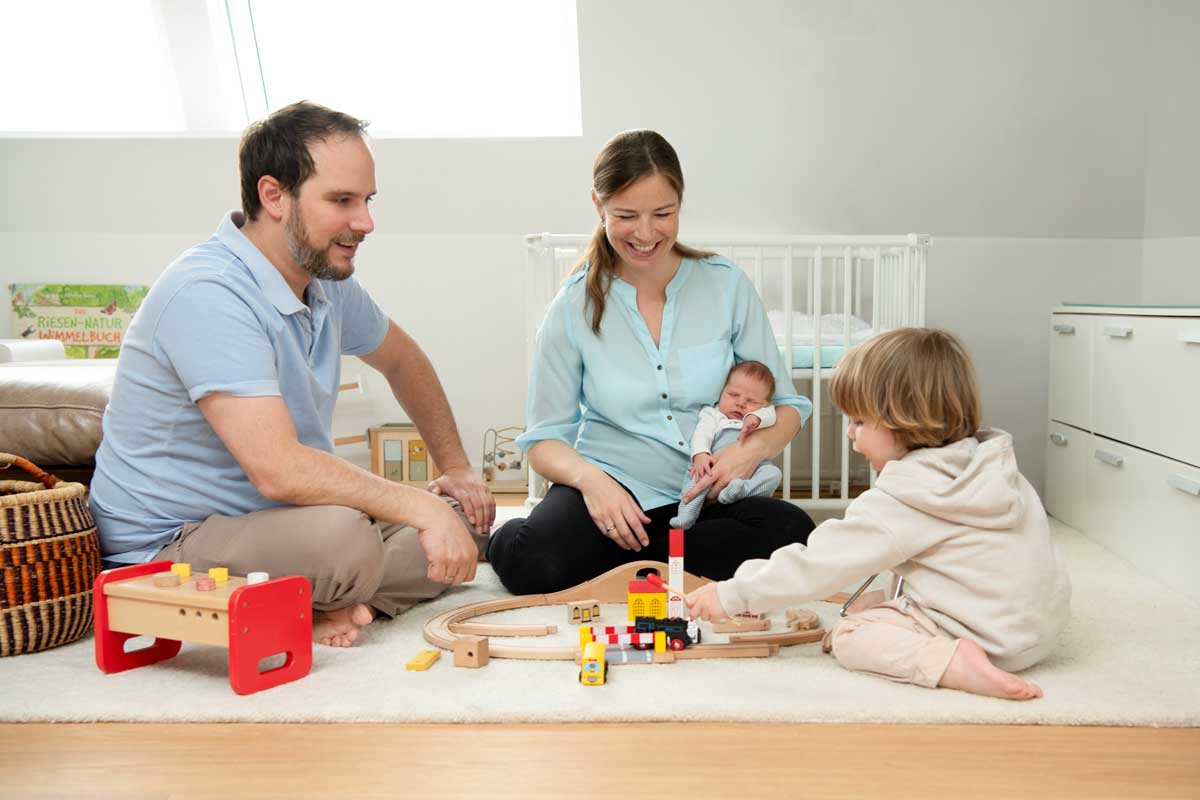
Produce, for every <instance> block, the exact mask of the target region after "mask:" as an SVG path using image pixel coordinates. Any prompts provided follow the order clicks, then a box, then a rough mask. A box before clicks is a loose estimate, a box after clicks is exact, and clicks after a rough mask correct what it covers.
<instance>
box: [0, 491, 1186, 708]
mask: <svg viewBox="0 0 1200 800" xmlns="http://www.w3.org/2000/svg"><path fill="white" fill-rule="evenodd" d="M504 511H506V512H509V515H512V514H514V513H518V512H519V509H504ZM1055 535H1056V538H1057V542H1058V545H1059V547H1061V548H1062V550H1063V553H1064V555H1065V556H1066V558H1067V560H1068V563H1069V564H1070V568H1071V577H1072V581H1073V583H1074V597H1073V604H1072V605H1073V612H1072V621H1071V625H1070V627H1069V629H1068V631H1067V633H1066V636H1065V638H1064V640H1063V642H1062V645H1061V647H1060V648H1059V651H1058V654H1057V655H1056V656H1054V657H1053V658H1051V659H1050V660H1048V661H1046V662H1044V663H1043V664H1040V665H1038V666H1037V667H1035V668H1034V669H1031V670H1029V671H1028V672H1027V673H1025V674H1026V676H1027V677H1029V678H1030V679H1032V680H1034V681H1036V682H1038V683H1039V684H1041V686H1042V688H1043V689H1045V692H1046V696H1045V698H1043V699H1041V700H1036V701H1032V702H1027V703H1015V702H1008V701H1003V700H994V699H990V698H984V697H976V696H972V695H968V694H964V693H962V692H955V691H948V690H929V689H921V688H917V687H913V686H906V685H900V684H893V683H889V682H887V681H884V680H880V679H876V678H871V677H867V676H863V675H855V674H852V673H850V672H847V671H846V670H844V669H842V668H841V667H839V666H838V665H837V664H836V663H835V662H834V661H833V660H832V659H831V658H830V657H829V656H826V655H823V654H822V653H821V650H820V646H819V645H816V644H810V645H800V646H796V647H787V648H783V649H781V651H780V655H779V656H777V657H774V658H769V659H728V660H704V661H685V662H679V663H676V664H671V665H658V666H647V665H617V666H613V667H611V668H610V671H609V681H608V684H607V685H605V686H603V687H596V688H593V687H582V686H580V685H579V683H578V681H577V673H578V667H577V666H576V665H575V664H574V663H570V662H562V661H560V662H529V661H510V660H502V659H493V660H492V661H491V663H490V664H489V665H488V666H486V667H484V668H483V669H478V670H471V669H459V668H456V667H454V666H453V663H452V657H451V654H449V653H443V655H442V658H441V660H440V661H439V662H438V663H437V664H435V665H434V666H433V668H431V669H430V670H428V671H427V672H408V671H406V670H405V668H404V665H405V663H406V662H407V661H408V660H409V659H410V658H411V657H412V656H413V655H414V654H415V653H416V652H417V651H418V650H421V649H423V648H426V647H429V645H427V644H426V643H425V642H424V640H423V639H422V638H421V628H422V626H423V624H424V622H425V620H426V619H428V618H429V617H430V616H432V615H433V614H434V613H437V612H440V611H444V610H447V609H450V608H454V607H456V606H459V605H462V604H465V603H468V602H474V601H476V600H482V599H487V598H493V597H501V596H504V595H505V592H504V590H503V589H502V588H501V587H500V585H499V583H498V582H497V580H496V578H495V575H494V574H493V573H492V572H491V570H490V569H488V568H486V567H483V568H482V569H481V570H480V577H479V579H478V580H477V581H476V582H475V584H474V585H472V586H470V587H465V588H463V587H460V588H457V589H455V590H452V591H451V592H450V593H448V595H447V596H444V597H442V598H440V599H438V600H436V601H434V602H431V603H429V604H428V605H427V606H423V607H418V608H417V609H416V610H414V611H411V612H409V613H408V614H406V615H404V616H402V617H400V618H399V619H396V620H394V621H390V622H384V623H377V624H372V625H371V626H369V627H368V628H367V629H366V631H364V636H363V637H362V639H360V641H359V643H358V644H357V645H356V646H355V647H352V648H349V649H345V650H341V649H334V648H327V647H317V648H316V649H315V652H314V658H313V661H314V663H313V670H312V673H311V674H310V675H308V677H306V678H304V679H302V680H300V681H297V682H294V683H290V684H285V685H283V686H279V687H276V688H274V689H269V690H267V691H264V692H260V693H258V694H255V695H250V696H246V697H241V696H238V695H236V694H234V693H233V691H232V690H231V689H230V688H229V682H228V677H227V672H226V651H225V650H224V649H223V648H219V647H208V646H203V645H194V644H188V643H185V644H184V645H183V649H182V651H181V652H180V654H179V655H178V656H177V657H175V658H174V659H171V660H168V661H165V662H161V663H159V664H156V665H152V666H149V667H143V668H141V669H136V670H132V671H129V672H124V673H120V674H117V675H104V674H102V673H101V672H100V671H99V670H97V669H96V665H95V663H94V660H93V650H92V640H91V637H90V636H89V637H87V638H85V639H84V640H82V641H80V642H76V643H74V644H71V645H67V646H65V647H60V648H57V649H55V650H50V651H46V652H43V653H35V654H30V655H23V656H17V657H14V658H6V659H2V660H0V687H3V688H2V689H0V720H3V721H54V722H81V721H100V720H105V721H146V722H170V721H212V722H217V721H245V722H251V721H253V722H283V721H306V722H519V721H520V722H535V721H537V722H574V721H578V722H582V721H630V720H641V721H657V720H707V721H776V722H897V723H989V724H1009V723H1018V724H1055V725H1141V726H1156V727H1157V726H1164V727H1167V726H1197V725H1200V604H1196V603H1194V602H1192V601H1189V600H1187V599H1183V598H1180V597H1179V596H1177V595H1174V594H1172V593H1171V592H1169V591H1168V590H1166V589H1165V588H1164V587H1163V586H1162V585H1160V584H1158V583H1157V582H1155V581H1153V580H1151V579H1149V578H1146V577H1143V576H1142V575H1140V574H1138V573H1136V572H1134V571H1133V569H1132V568H1131V567H1130V566H1129V565H1128V564H1126V563H1125V562H1123V561H1121V560H1120V559H1118V558H1117V557H1116V556H1114V555H1112V554H1111V553H1109V552H1108V551H1106V550H1104V549H1102V548H1100V547H1099V546H1098V545H1096V544H1094V543H1093V542H1092V541H1091V540H1089V539H1087V538H1085V537H1084V536H1082V535H1080V534H1079V533H1077V532H1075V531H1073V530H1071V529H1070V528H1066V527H1064V526H1061V525H1060V526H1057V527H1056V534H1055ZM482 566H483V565H481V567H482ZM809 607H810V608H813V609H815V610H817V611H818V612H819V613H820V615H821V617H822V619H823V620H824V622H825V623H826V624H830V623H832V622H833V621H834V619H835V618H836V614H837V610H836V608H835V607H833V606H831V605H829V604H824V603H815V604H811V605H810V606H809ZM623 610H624V609H623V607H622V606H611V607H610V606H605V607H604V611H605V612H606V613H607V614H608V616H609V617H610V619H611V618H612V617H616V616H618V614H619V613H620V612H623ZM563 617H564V612H563V610H562V609H561V608H558V607H554V608H541V609H523V610H519V611H513V612H506V613H504V614H499V615H496V616H495V619H496V620H498V621H510V622H511V621H531V622H532V621H540V622H555V623H558V624H560V633H559V634H557V635H556V636H555V637H549V638H548V639H539V640H538V641H537V642H528V643H531V644H533V643H537V644H542V643H545V644H551V643H552V641H561V642H568V641H572V640H574V639H575V629H574V628H570V627H568V626H567V625H565V624H562V623H563V622H564V620H563V619H562V618H563ZM776 627H779V623H778V621H777V623H776ZM715 638H716V637H715ZM715 638H714V640H715Z"/></svg>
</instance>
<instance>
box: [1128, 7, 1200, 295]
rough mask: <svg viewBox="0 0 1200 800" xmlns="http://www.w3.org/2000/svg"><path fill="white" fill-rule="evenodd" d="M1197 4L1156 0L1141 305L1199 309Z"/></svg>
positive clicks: (1199, 68)
mask: <svg viewBox="0 0 1200 800" xmlns="http://www.w3.org/2000/svg"><path fill="white" fill-rule="evenodd" d="M1198 42H1200V3H1196V2H1194V0H1155V2H1154V3H1153V11H1152V15H1151V27H1150V52H1149V56H1150V61H1149V68H1148V73H1149V74H1148V76H1147V86H1148V92H1147V94H1148V97H1149V113H1148V117H1147V123H1146V222H1145V237H1146V239H1145V241H1144V242H1143V246H1142V302H1143V303H1147V304H1159V305H1200V46H1198V44H1197V43H1198Z"/></svg>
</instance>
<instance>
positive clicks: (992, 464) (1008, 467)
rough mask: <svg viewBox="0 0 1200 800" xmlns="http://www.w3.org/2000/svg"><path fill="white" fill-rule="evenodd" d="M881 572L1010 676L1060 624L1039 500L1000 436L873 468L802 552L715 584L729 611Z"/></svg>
mask: <svg viewBox="0 0 1200 800" xmlns="http://www.w3.org/2000/svg"><path fill="white" fill-rule="evenodd" d="M887 570H891V571H892V572H894V573H895V574H897V575H900V576H902V577H903V578H904V586H903V590H902V594H903V595H904V596H905V597H907V598H908V600H909V602H912V603H915V604H917V605H918V606H920V608H921V609H922V610H923V611H924V612H925V613H926V614H928V615H929V616H930V618H932V619H933V620H934V621H935V622H936V623H937V624H938V625H939V626H941V628H942V629H943V630H944V631H945V632H946V633H948V634H949V635H950V636H953V637H954V638H964V637H965V638H970V639H974V640H975V641H976V642H978V643H979V644H980V646H982V647H983V649H984V650H985V651H986V652H987V653H988V655H989V656H991V657H992V661H993V663H995V664H996V665H997V666H998V667H1000V668H1002V669H1007V670H1019V669H1024V668H1026V667H1028V666H1031V665H1033V664H1035V663H1037V662H1038V661H1040V660H1041V659H1042V658H1045V657H1046V655H1048V654H1049V653H1050V652H1051V650H1052V649H1053V648H1054V645H1055V644H1056V642H1057V640H1058V636H1059V634H1060V633H1061V632H1062V630H1063V627H1064V626H1065V625H1066V623H1067V616H1068V613H1069V602H1070V594H1071V587H1070V582H1069V580H1068V578H1067V573H1066V569H1065V568H1064V567H1063V564H1062V560H1061V559H1060V557H1059V555H1058V552H1057V551H1056V549H1055V548H1054V545H1053V544H1052V543H1051V542H1050V528H1049V524H1048V523H1047V521H1046V513H1045V511H1044V510H1043V509H1042V504H1041V501H1040V500H1039V499H1038V496H1037V494H1036V493H1035V492H1034V491H1033V487H1031V486H1030V485H1029V482H1028V481H1026V480H1025V478H1024V477H1022V475H1021V473H1020V472H1018V471H1017V462H1016V458H1015V456H1014V455H1013V450H1012V437H1011V436H1010V435H1009V434H1007V433H1005V432H1003V431H999V430H987V429H981V430H980V431H979V432H978V434H977V435H976V437H975V438H968V439H963V440H961V441H958V442H955V443H954V444H951V445H947V446H946V447H938V448H925V449H921V450H914V451H912V452H911V453H909V454H908V455H906V456H904V458H902V459H900V460H898V461H891V462H889V463H887V464H886V465H884V468H883V472H881V473H880V475H879V478H878V480H877V481H876V482H875V488H873V489H871V490H870V491H868V492H866V493H864V494H863V495H862V496H861V497H859V498H857V499H856V500H854V502H852V503H851V504H850V507H849V508H848V509H847V511H846V516H845V519H840V520H829V521H828V522H825V523H823V524H822V525H820V526H818V527H817V529H816V530H814V531H813V532H812V534H811V535H810V536H809V539H808V547H807V548H805V547H804V546H803V545H799V544H793V545H788V546H787V547H782V548H780V549H779V550H776V551H775V552H774V553H773V554H772V555H771V558H770V559H769V560H762V559H756V560H753V561H747V562H746V563H744V564H742V566H741V567H740V568H738V571H737V572H736V573H735V574H734V576H733V577H732V578H731V579H730V580H728V581H722V582H721V583H720V584H719V586H718V591H719V595H720V599H721V605H723V606H724V607H725V610H726V612H727V613H729V614H737V613H740V612H743V611H753V612H763V611H771V610H774V609H779V608H784V607H787V606H791V605H795V604H797V603H803V602H806V601H809V600H816V599H819V598H822V597H827V596H829V595H830V594H833V593H834V592H836V591H838V590H840V589H843V588H846V587H849V586H851V585H853V584H856V583H858V582H861V581H863V580H865V579H866V578H867V577H868V576H869V575H872V574H874V573H878V572H884V571H887Z"/></svg>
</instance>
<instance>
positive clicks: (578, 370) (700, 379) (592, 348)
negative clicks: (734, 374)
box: [517, 256, 812, 509]
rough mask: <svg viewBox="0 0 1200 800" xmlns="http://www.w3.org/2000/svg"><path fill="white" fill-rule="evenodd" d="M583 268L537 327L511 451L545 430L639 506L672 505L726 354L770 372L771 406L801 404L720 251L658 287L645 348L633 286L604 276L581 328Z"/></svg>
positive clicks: (769, 335) (763, 318)
mask: <svg viewBox="0 0 1200 800" xmlns="http://www.w3.org/2000/svg"><path fill="white" fill-rule="evenodd" d="M585 277H586V272H585V271H583V270H581V271H579V272H577V273H575V274H574V275H572V276H571V277H569V278H568V279H567V281H566V283H565V284H564V285H563V287H562V289H561V290H560V291H559V293H558V295H557V296H556V297H555V298H554V301H553V302H551V304H550V307H549V308H548V309H547V311H546V317H545V319H544V320H543V321H542V325H541V327H540V328H539V329H538V334H537V349H536V352H535V354H534V361H533V370H532V374H531V375H530V379H529V396H528V402H527V404H526V410H525V420H526V426H527V429H526V431H525V433H523V434H521V436H520V437H518V439H517V445H518V446H519V447H520V448H521V449H522V450H526V451H527V450H528V449H529V448H530V447H531V446H532V445H534V444H536V443H537V442H540V441H543V440H546V439H557V440H559V441H562V442H565V443H566V444H568V445H571V446H572V447H574V448H575V449H576V450H577V451H578V452H579V454H580V455H581V456H583V458H584V459H585V460H587V461H588V462H590V463H592V464H595V465H596V466H597V467H599V468H600V469H602V470H604V471H605V472H607V473H608V474H609V475H611V476H612V477H613V478H615V479H616V480H618V481H620V482H621V483H622V484H624V485H625V486H626V487H628V488H629V490H630V491H632V492H633V494H634V496H635V497H637V501H638V503H639V504H640V505H641V507H642V508H643V509H652V508H658V507H660V506H665V505H671V504H674V503H678V502H679V496H680V486H681V485H682V483H683V477H684V475H685V474H686V472H687V468H688V465H689V463H690V462H691V445H690V442H691V440H692V431H693V430H694V429H695V427H696V419H697V416H698V415H699V413H700V409H701V408H703V407H704V406H705V405H712V404H715V403H716V401H717V399H718V397H719V396H720V393H721V389H722V387H723V386H724V385H725V377H726V375H727V374H728V373H729V369H730V367H732V366H733V365H734V363H735V362H738V363H740V362H742V361H761V362H763V363H764V364H766V365H767V366H769V367H770V368H771V371H772V372H773V373H774V374H775V397H774V398H773V401H772V402H773V404H774V405H775V406H791V407H792V408H794V409H796V410H797V411H798V412H800V418H801V420H802V421H807V419H808V417H809V415H810V414H811V413H812V403H810V402H809V400H808V398H805V397H802V396H800V395H799V394H797V393H796V390H795V387H794V386H793V385H792V381H791V377H790V376H789V375H788V372H787V370H786V369H785V368H784V361H783V357H782V355H781V354H780V352H779V348H778V347H777V346H776V343H775V336H774V333H773V332H772V331H771V326H770V323H769V322H768V321H767V315H766V312H765V311H764V310H763V305H762V300H761V299H760V298H759V296H758V293H757V292H755V290H754V286H753V284H751V282H750V280H749V278H747V277H746V274H745V273H744V272H742V270H741V268H739V267H738V266H737V265H736V264H734V263H733V262H731V261H729V260H728V259H725V258H722V257H720V256H713V257H710V258H705V259H702V260H699V261H697V260H693V259H688V258H685V259H683V261H682V263H681V264H680V266H679V271H678V272H677V273H676V274H675V277H674V278H673V279H672V280H671V282H670V283H669V284H667V303H666V307H665V308H664V309H663V319H662V331H661V334H660V337H659V344H658V346H655V344H654V340H653V339H652V338H651V336H650V330H649V328H647V327H646V323H645V320H643V319H642V315H641V312H639V311H638V308H637V290H636V289H635V288H634V287H633V286H632V285H631V284H628V283H626V282H625V281H623V280H621V279H619V278H618V279H615V280H614V281H613V282H612V288H611V289H610V291H609V295H608V302H607V304H606V306H605V311H604V318H603V320H602V321H601V323H600V335H599V336H596V335H595V334H594V333H593V332H592V324H591V317H592V315H591V306H590V305H589V304H588V303H587V302H586V300H587V289H586V287H587V282H586V281H585V280H584V278H585Z"/></svg>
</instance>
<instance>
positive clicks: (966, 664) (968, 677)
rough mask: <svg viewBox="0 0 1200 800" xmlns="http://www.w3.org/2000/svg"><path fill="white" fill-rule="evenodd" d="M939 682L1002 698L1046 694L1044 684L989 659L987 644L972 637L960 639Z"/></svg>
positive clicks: (1025, 697) (1012, 698)
mask: <svg viewBox="0 0 1200 800" xmlns="http://www.w3.org/2000/svg"><path fill="white" fill-rule="evenodd" d="M938 686H944V687H946V688H947V689H961V690H962V691H964V692H970V693H971V694H982V695H985V696H987V697H999V698H1000V699H1001V700H1033V699H1035V698H1038V697H1041V696H1042V689H1041V687H1040V686H1038V685H1037V684H1036V683H1030V682H1028V681H1025V680H1022V679H1021V678H1018V677H1017V676H1016V675H1013V674H1012V673H1011V672H1005V671H1004V670H1002V669H1000V668H999V667H997V666H996V665H995V664H993V663H992V662H991V661H989V660H988V657H987V653H985V652H983V648H982V647H980V646H979V644H978V643H976V642H974V641H972V640H970V639H959V640H958V647H957V648H955V650H954V657H953V658H951V659H950V666H948V667H946V674H945V675H943V676H942V679H941V681H939V682H938Z"/></svg>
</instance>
